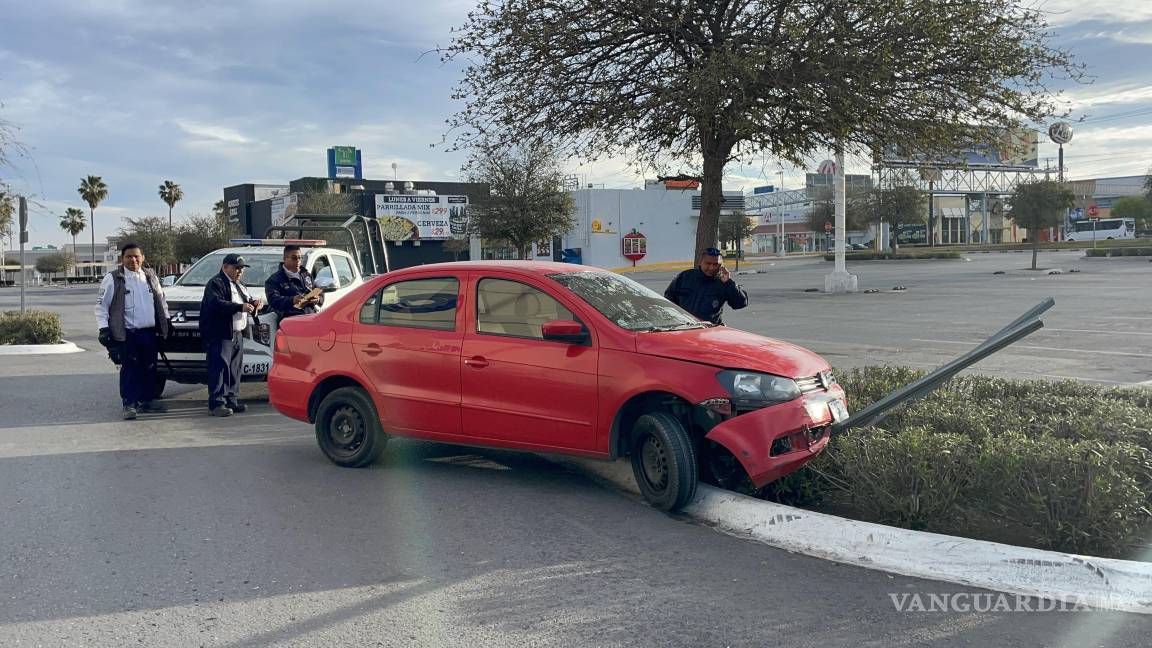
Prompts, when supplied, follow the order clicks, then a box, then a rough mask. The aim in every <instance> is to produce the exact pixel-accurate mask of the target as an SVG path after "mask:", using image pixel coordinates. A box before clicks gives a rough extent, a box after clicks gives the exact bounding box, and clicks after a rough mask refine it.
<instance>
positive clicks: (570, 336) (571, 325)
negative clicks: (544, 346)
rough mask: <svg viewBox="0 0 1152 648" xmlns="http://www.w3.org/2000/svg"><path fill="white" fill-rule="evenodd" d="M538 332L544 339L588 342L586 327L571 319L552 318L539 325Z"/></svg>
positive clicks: (569, 342)
mask: <svg viewBox="0 0 1152 648" xmlns="http://www.w3.org/2000/svg"><path fill="white" fill-rule="evenodd" d="M540 334H541V336H542V337H543V338H544V339H545V340H553V341H555V342H566V343H568V344H588V340H589V337H590V336H589V335H588V329H586V328H584V325H583V324H581V323H580V322H575V321H573V320H552V321H550V322H544V325H543V326H541V327H540Z"/></svg>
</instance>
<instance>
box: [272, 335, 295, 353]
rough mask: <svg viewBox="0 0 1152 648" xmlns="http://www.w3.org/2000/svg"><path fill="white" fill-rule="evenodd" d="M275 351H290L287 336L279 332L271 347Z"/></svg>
mask: <svg viewBox="0 0 1152 648" xmlns="http://www.w3.org/2000/svg"><path fill="white" fill-rule="evenodd" d="M273 350H274V351H275V352H276V353H292V350H291V349H289V348H288V336H287V335H284V334H280V335H277V336H276V346H275V347H274V349H273Z"/></svg>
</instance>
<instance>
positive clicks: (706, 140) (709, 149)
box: [693, 135, 732, 262]
mask: <svg viewBox="0 0 1152 648" xmlns="http://www.w3.org/2000/svg"><path fill="white" fill-rule="evenodd" d="M701 139H702V144H703V145H702V147H701V149H702V150H703V152H704V175H703V177H702V178H701V181H700V220H699V221H698V222H697V223H696V254H695V256H694V257H693V262H695V261H696V260H697V259H699V258H700V255H701V254H702V253H703V252H704V248H710V247H716V239H717V234H718V230H717V228H718V226H719V225H720V207H721V205H722V204H723V201H724V164H725V163H726V162H727V161H728V154H729V153H731V152H732V147H731V146H730V145H729V146H725V145H724V144H722V143H717V142H716V141H715V140H713V139H712V138H711V137H709V136H707V135H704V136H701Z"/></svg>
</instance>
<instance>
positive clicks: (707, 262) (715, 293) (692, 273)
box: [664, 248, 748, 325]
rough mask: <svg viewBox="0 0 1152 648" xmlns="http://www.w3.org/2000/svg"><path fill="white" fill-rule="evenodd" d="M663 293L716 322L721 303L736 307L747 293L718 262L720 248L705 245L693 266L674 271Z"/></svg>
mask: <svg viewBox="0 0 1152 648" xmlns="http://www.w3.org/2000/svg"><path fill="white" fill-rule="evenodd" d="M664 297H665V298H667V299H668V301H670V302H672V303H673V304H676V305H677V306H679V307H680V308H683V309H684V310H686V311H688V312H689V313H692V314H693V315H695V316H696V317H697V318H699V319H701V320H703V321H706V322H712V323H713V324H720V325H723V324H724V320H723V318H722V317H721V315H722V314H723V311H724V304H728V305H729V306H731V307H732V308H733V309H736V310H739V309H741V308H744V307H745V306H747V305H748V293H747V292H744V289H742V288H741V287H740V286H738V285H736V281H735V280H733V279H732V277H731V275H729V274H728V269H727V268H725V267H724V266H723V265H721V263H720V250H718V249H716V248H705V249H704V251H703V252H702V253H701V254H700V263H699V265H698V266H697V267H695V268H692V269H691V270H685V271H684V272H681V273H680V274H678V275H676V278H675V279H673V280H672V283H670V284H668V289H667V290H665V291H664Z"/></svg>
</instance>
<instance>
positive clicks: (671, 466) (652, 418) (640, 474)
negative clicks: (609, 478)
mask: <svg viewBox="0 0 1152 648" xmlns="http://www.w3.org/2000/svg"><path fill="white" fill-rule="evenodd" d="M631 451H632V474H633V475H634V476H635V477H636V485H637V486H638V487H639V488H640V493H641V494H642V495H643V496H644V499H646V500H648V503H649V504H651V505H652V506H654V507H656V508H658V509H660V510H663V511H676V510H678V509H681V508H683V507H684V505H685V504H687V503H688V502H690V501H692V498H693V497H695V496H696V482H697V479H698V476H697V467H696V451H695V449H694V448H693V446H692V440H691V439H690V438H689V437H688V432H687V431H686V430H685V429H684V425H683V424H681V423H680V421H678V420H677V419H676V418H675V417H673V416H672V415H671V414H668V413H667V412H651V413H649V414H645V415H643V416H641V417H640V418H638V419H636V423H635V424H634V425H633V426H632V448H631Z"/></svg>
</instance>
